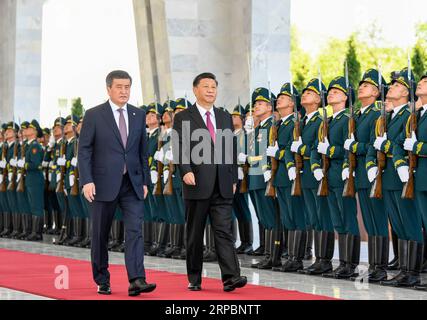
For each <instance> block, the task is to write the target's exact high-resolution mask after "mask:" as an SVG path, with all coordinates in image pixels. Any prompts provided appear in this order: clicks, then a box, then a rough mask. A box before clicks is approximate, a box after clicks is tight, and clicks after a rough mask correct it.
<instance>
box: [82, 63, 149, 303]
mask: <svg viewBox="0 0 427 320" xmlns="http://www.w3.org/2000/svg"><path fill="white" fill-rule="evenodd" d="M106 82H107V91H108V95H109V96H110V99H109V101H107V102H106V103H104V104H102V105H100V106H97V107H95V108H93V109H90V110H88V111H87V112H86V114H85V117H84V121H83V126H82V129H81V133H80V142H79V156H78V157H79V162H78V165H79V172H80V186H82V187H83V193H84V196H85V198H86V199H87V200H88V201H89V202H90V212H91V218H92V224H93V226H92V250H91V251H92V252H91V258H92V271H93V278H94V280H95V282H96V284H97V285H98V293H100V294H111V288H110V273H109V272H108V249H107V245H108V234H109V232H110V228H111V224H112V221H113V217H114V213H115V211H116V207H117V206H120V208H121V210H122V212H123V220H124V224H125V230H126V236H125V243H126V245H125V263H126V269H127V274H128V278H129V282H130V286H129V295H130V296H137V295H139V294H140V293H141V292H150V291H153V290H154V289H155V288H156V285H155V284H147V282H146V281H145V270H144V239H143V234H142V224H143V215H144V199H145V197H146V196H147V192H148V191H147V190H148V189H147V185H148V184H149V179H150V173H149V169H148V159H147V142H146V141H147V140H146V128H145V112H144V111H143V110H141V109H138V108H136V107H134V106H131V105H128V104H127V102H128V101H129V96H130V88H131V85H132V78H131V77H130V76H129V74H128V73H126V72H124V71H113V72H111V73H110V74H109V75H108V76H107V79H106Z"/></svg>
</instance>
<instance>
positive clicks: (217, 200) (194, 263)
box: [172, 73, 247, 291]
mask: <svg viewBox="0 0 427 320" xmlns="http://www.w3.org/2000/svg"><path fill="white" fill-rule="evenodd" d="M217 85H218V82H217V80H216V78H215V75H213V74H211V73H203V74H201V75H199V76H197V77H196V78H195V80H194V82H193V92H194V94H195V96H196V99H197V101H196V104H195V105H193V106H191V107H189V108H188V109H187V110H184V111H182V112H180V113H178V114H176V116H175V120H174V129H175V132H176V135H175V137H173V138H172V142H173V145H172V149H173V152H174V159H179V169H180V172H181V176H182V177H183V178H182V179H183V181H184V184H183V189H182V190H183V196H184V201H185V211H186V212H185V213H186V219H187V275H188V280H189V282H190V284H189V286H188V289H189V290H192V291H199V290H201V283H202V265H203V230H204V229H205V224H206V219H207V217H208V216H209V219H210V222H211V225H212V228H213V230H214V235H215V237H214V238H215V248H216V252H217V255H218V262H219V266H220V268H221V275H222V281H223V284H224V291H233V290H234V289H236V288H241V287H243V286H245V285H246V282H247V280H246V277H242V276H240V267H239V261H238V259H237V254H236V250H235V248H234V240H233V234H232V206H233V196H234V192H235V191H236V184H237V181H238V177H237V156H236V141H235V138H234V135H233V131H234V128H233V121H232V119H231V116H230V114H228V113H226V112H224V111H222V110H220V109H217V108H215V107H214V103H215V100H216V95H217ZM190 135H193V136H194V137H195V136H198V137H199V138H201V139H198V140H197V139H193V138H192V139H191V140H197V141H190ZM230 138H231V140H230ZM230 141H231V142H230ZM201 147H202V152H199V151H200V148H201ZM193 151H194V155H193ZM198 156H201V157H200V158H198Z"/></svg>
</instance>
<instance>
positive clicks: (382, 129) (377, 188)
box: [369, 68, 387, 199]
mask: <svg viewBox="0 0 427 320" xmlns="http://www.w3.org/2000/svg"><path fill="white" fill-rule="evenodd" d="M378 71H379V76H378V83H379V87H380V93H381V115H380V117H379V118H378V120H377V124H376V130H375V131H376V136H377V137H382V136H384V134H385V133H386V132H387V113H386V110H385V93H384V85H383V84H382V76H381V70H380V68H378ZM386 161H387V156H386V154H385V153H384V152H382V151H377V167H378V172H377V176H376V177H375V181H374V184H373V185H372V188H371V193H370V195H369V196H370V197H371V198H374V199H382V197H383V171H384V169H385V166H386Z"/></svg>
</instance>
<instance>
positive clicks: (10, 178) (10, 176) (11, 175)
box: [7, 172, 13, 181]
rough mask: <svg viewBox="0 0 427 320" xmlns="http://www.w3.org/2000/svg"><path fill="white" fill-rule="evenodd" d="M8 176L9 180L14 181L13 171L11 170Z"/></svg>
mask: <svg viewBox="0 0 427 320" xmlns="http://www.w3.org/2000/svg"><path fill="white" fill-rule="evenodd" d="M7 178H8V179H9V181H12V178H13V173H12V172H9V173H8V175H7Z"/></svg>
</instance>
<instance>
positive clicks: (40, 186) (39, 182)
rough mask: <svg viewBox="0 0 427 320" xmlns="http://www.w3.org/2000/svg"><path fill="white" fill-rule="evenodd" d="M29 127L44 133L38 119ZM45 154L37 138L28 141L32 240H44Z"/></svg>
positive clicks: (28, 181)
mask: <svg viewBox="0 0 427 320" xmlns="http://www.w3.org/2000/svg"><path fill="white" fill-rule="evenodd" d="M21 127H22V126H21ZM28 127H29V128H33V129H34V130H36V131H37V137H38V138H40V137H41V136H42V135H43V133H42V130H41V128H40V125H39V123H38V122H37V120H33V121H31V123H30V124H29V126H28ZM43 156H44V152H43V147H42V146H41V144H40V143H39V142H38V141H37V138H36V139H34V140H31V141H28V144H27V147H26V150H25V174H26V175H25V189H26V191H27V196H28V203H29V204H30V212H31V214H32V216H33V219H32V232H31V235H29V236H28V238H27V240H30V241H36V240H42V230H43V213H44V178H43V171H42V170H43V167H42V162H43Z"/></svg>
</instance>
